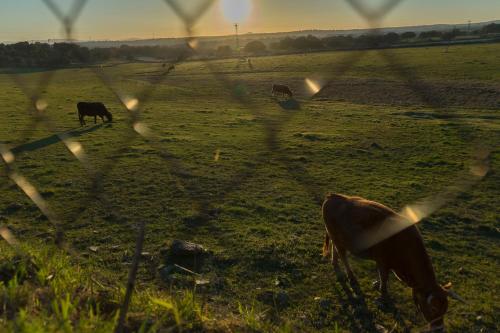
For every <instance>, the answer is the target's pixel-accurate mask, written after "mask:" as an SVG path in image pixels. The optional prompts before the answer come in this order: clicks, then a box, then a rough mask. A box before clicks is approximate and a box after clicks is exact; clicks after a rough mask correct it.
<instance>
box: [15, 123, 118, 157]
mask: <svg viewBox="0 0 500 333" xmlns="http://www.w3.org/2000/svg"><path fill="white" fill-rule="evenodd" d="M110 126H111V125H109V124H106V125H105V124H99V125H95V126H92V127H88V128H78V129H73V130H71V131H68V132H64V133H60V134H54V135H51V136H49V137H46V138H43V139H40V140H36V141H33V142H28V143H25V144H22V145H20V146H17V147H15V148H13V149H12V153H14V154H19V153H23V152H30V151H36V150H39V149H42V148H45V147H48V146H51V145H53V144H56V143H59V142H61V141H62V139H61V137H62V136H65V137H67V138H75V137H79V136H82V135H85V134H87V133H92V132H95V131H97V130H99V129H101V128H103V127H110Z"/></svg>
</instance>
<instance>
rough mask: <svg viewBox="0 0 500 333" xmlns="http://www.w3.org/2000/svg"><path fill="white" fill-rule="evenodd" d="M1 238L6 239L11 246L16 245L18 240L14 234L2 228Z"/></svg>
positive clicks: (0, 229) (0, 228)
mask: <svg viewBox="0 0 500 333" xmlns="http://www.w3.org/2000/svg"><path fill="white" fill-rule="evenodd" d="M0 237H2V238H3V239H5V241H6V242H7V243H9V245H16V244H17V240H16V237H14V235H13V234H12V232H11V231H10V230H9V229H8V228H7V227H0Z"/></svg>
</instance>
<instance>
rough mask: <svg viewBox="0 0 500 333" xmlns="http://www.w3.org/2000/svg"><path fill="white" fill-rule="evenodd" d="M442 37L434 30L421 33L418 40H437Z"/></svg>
mask: <svg viewBox="0 0 500 333" xmlns="http://www.w3.org/2000/svg"><path fill="white" fill-rule="evenodd" d="M442 35H443V33H442V32H440V31H436V30H430V31H422V32H421V33H420V35H419V36H418V38H420V39H431V38H439V37H441V36H442Z"/></svg>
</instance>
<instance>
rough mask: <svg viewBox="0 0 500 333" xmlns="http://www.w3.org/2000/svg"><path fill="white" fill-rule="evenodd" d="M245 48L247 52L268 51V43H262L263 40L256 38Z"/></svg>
mask: <svg viewBox="0 0 500 333" xmlns="http://www.w3.org/2000/svg"><path fill="white" fill-rule="evenodd" d="M244 50H245V52H247V53H253V54H259V53H264V52H266V50H267V47H266V44H264V43H262V42H261V41H258V40H254V41H252V42H249V43H248V44H247V45H245V49H244Z"/></svg>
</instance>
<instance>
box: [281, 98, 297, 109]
mask: <svg viewBox="0 0 500 333" xmlns="http://www.w3.org/2000/svg"><path fill="white" fill-rule="evenodd" d="M278 104H279V106H281V108H282V109H284V110H300V103H299V101H297V100H295V99H293V98H291V99H287V100H285V101H279V102H278Z"/></svg>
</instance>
